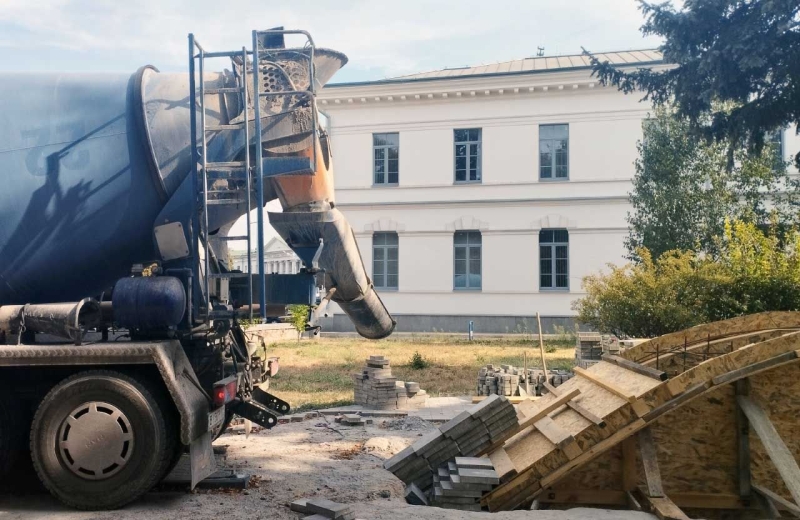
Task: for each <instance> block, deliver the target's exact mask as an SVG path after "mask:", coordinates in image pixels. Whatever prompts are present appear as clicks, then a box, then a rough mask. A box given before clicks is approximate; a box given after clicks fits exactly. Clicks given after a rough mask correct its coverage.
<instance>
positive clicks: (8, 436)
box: [0, 388, 25, 480]
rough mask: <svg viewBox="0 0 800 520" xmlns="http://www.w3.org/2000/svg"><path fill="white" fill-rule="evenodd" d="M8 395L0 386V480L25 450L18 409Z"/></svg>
mask: <svg viewBox="0 0 800 520" xmlns="http://www.w3.org/2000/svg"><path fill="white" fill-rule="evenodd" d="M4 395H8V393H6V392H5V391H3V389H2V388H0V480H2V477H3V476H4V475H6V474H8V472H9V471H11V468H12V467H13V466H14V463H15V462H16V461H17V459H18V458H19V455H20V453H22V451H23V450H25V435H24V433H23V428H22V424H21V423H22V421H20V411H19V410H15V409H14V408H13V407H12V404H11V403H10V402H8V401H9V399H4V398H3V396H4Z"/></svg>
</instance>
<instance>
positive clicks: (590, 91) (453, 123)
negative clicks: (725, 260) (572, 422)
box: [319, 51, 798, 333]
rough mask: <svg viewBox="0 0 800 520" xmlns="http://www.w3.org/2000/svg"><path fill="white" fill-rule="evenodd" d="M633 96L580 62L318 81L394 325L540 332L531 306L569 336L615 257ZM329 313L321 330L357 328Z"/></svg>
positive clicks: (634, 124)
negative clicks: (589, 290) (586, 282)
mask: <svg viewBox="0 0 800 520" xmlns="http://www.w3.org/2000/svg"><path fill="white" fill-rule="evenodd" d="M598 57H599V58H600V59H601V60H606V59H608V60H610V61H611V62H612V63H616V64H618V65H620V66H622V67H641V66H647V67H663V66H664V65H663V63H662V62H661V61H660V60H661V56H660V54H659V53H658V52H656V51H632V52H621V53H609V54H604V55H599V56H598ZM640 98H641V96H639V95H624V94H622V93H620V92H618V91H617V89H616V88H613V87H603V86H602V85H600V84H599V83H598V82H597V80H596V79H595V78H593V77H592V76H591V69H590V67H589V62H588V60H587V59H586V58H585V57H583V56H561V57H538V58H530V59H525V60H516V61H512V62H505V63H499V64H495V65H491V66H483V67H474V68H464V69H446V70H443V71H437V72H433V73H426V74H418V75H413V76H408V77H403V78H397V79H393V80H382V81H375V82H366V83H352V84H332V85H328V86H326V87H325V89H324V90H323V91H322V92H321V93H320V95H319V106H320V109H321V110H322V111H323V112H324V113H325V115H326V116H327V118H328V122H329V130H330V133H331V136H332V142H333V156H334V168H335V179H336V197H337V207H338V208H339V209H341V210H342V211H343V212H344V214H345V215H346V216H347V218H348V219H349V221H350V223H351V224H352V226H353V229H354V231H355V234H356V237H357V240H358V244H359V247H360V249H361V254H362V257H363V258H364V261H365V264H366V265H367V270H368V272H369V273H370V274H371V276H372V279H373V281H374V284H375V286H376V288H378V291H379V292H380V294H381V297H382V298H383V300H384V302H385V303H386V306H387V307H388V309H389V310H390V312H392V314H393V315H394V316H395V317H396V319H397V321H398V330H399V331H420V332H423V331H466V330H467V327H468V323H469V321H473V322H474V325H475V330H476V331H477V332H500V333H502V332H515V331H519V330H523V329H529V330H535V328H536V326H535V325H534V323H535V318H534V317H535V315H536V313H537V312H538V313H540V314H541V316H542V320H543V328H544V329H545V330H549V331H553V330H554V326H555V325H560V326H566V327H572V317H573V316H574V312H573V310H572V307H571V304H572V302H573V301H574V300H575V299H577V298H580V297H581V296H583V295H584V292H583V288H582V286H581V281H582V279H583V278H584V277H585V276H586V275H589V274H592V273H596V272H598V271H600V270H602V269H603V268H604V267H606V266H607V264H609V263H612V264H622V263H624V262H625V249H624V246H623V241H624V238H625V237H626V235H627V233H628V228H627V223H626V215H627V213H628V211H629V210H630V205H629V201H628V193H629V192H630V190H631V179H632V178H633V176H634V161H635V159H636V158H637V148H636V143H637V141H638V140H640V139H641V137H642V121H643V119H644V118H645V117H646V116H647V114H648V112H649V111H650V110H651V108H650V106H649V104H646V103H642V102H640ZM785 137H789V138H791V139H794V140H796V137H795V136H794V134H793V133H789V132H786V133H785ZM786 144H787V145H788V144H791V145H792V146H784V147H783V149H784V155H785V157H787V158H788V157H789V152H788V149H789V148H793V149H796V148H798V147H797V146H794V145H796V144H798V143H786ZM332 312H333V313H334V315H333V317H332V318H330V319H329V321H328V323H327V324H326V326H327V328H328V330H334V331H345V330H352V328H351V326H350V325H349V322H348V320H347V319H346V317H344V316H343V315H341V312H340V311H339V310H338V308H333V309H332Z"/></svg>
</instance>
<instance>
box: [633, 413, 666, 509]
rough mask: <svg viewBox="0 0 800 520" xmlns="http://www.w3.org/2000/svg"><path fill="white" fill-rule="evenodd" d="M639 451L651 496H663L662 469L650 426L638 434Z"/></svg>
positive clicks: (648, 491)
mask: <svg viewBox="0 0 800 520" xmlns="http://www.w3.org/2000/svg"><path fill="white" fill-rule="evenodd" d="M637 440H638V442H639V453H640V454H641V456H642V466H644V478H645V480H646V481H647V494H648V496H650V497H663V496H664V488H663V487H662V485H661V471H660V470H659V468H658V454H657V452H656V443H655V441H654V440H653V433H652V432H651V431H650V428H644V429H643V430H642V431H640V432H639V434H638V436H637Z"/></svg>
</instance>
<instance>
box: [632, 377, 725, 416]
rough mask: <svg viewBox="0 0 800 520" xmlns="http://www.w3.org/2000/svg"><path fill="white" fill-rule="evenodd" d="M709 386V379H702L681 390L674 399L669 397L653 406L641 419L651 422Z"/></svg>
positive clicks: (696, 395)
mask: <svg viewBox="0 0 800 520" xmlns="http://www.w3.org/2000/svg"><path fill="white" fill-rule="evenodd" d="M709 388H711V381H704V382H702V383H698V384H696V385H694V386H693V387H691V388H689V389H688V390H686V391H685V392H683V393H682V394H680V395H679V396H678V397H676V398H675V399H671V400H669V401H667V402H666V403H664V404H662V405H661V406H659V407H657V408H653V409H652V410H650V411H649V412H647V413H646V414H644V416H643V417H642V419H644V420H645V421H647V422H653V421H655V420H656V419H658V418H659V417H661V416H662V415H664V414H665V413H667V412H669V411H671V410H674V409H676V408H678V407H680V406H682V405H684V404H686V403H687V402H689V401H691V400H692V399H694V398H695V397H698V396H699V395H701V394H702V393H703V392H705V391H706V390H708V389H709Z"/></svg>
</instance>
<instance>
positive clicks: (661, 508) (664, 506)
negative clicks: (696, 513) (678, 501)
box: [641, 493, 690, 520]
mask: <svg viewBox="0 0 800 520" xmlns="http://www.w3.org/2000/svg"><path fill="white" fill-rule="evenodd" d="M641 498H642V499H643V500H644V503H645V504H646V505H647V509H650V510H651V511H652V512H653V513H655V515H656V516H657V517H658V518H660V519H661V520H690V518H689V517H688V516H686V513H684V512H683V511H681V509H680V508H679V507H678V506H676V505H675V503H674V502H673V501H672V500H670V499H669V498H667V497H648V496H647V495H646V494H645V493H642V494H641Z"/></svg>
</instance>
